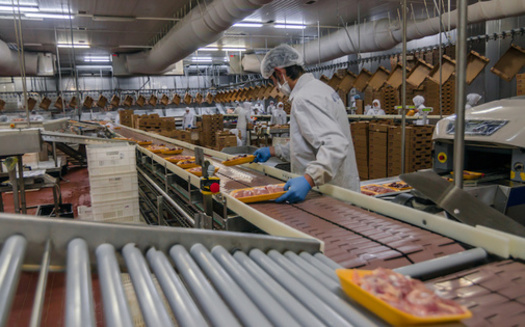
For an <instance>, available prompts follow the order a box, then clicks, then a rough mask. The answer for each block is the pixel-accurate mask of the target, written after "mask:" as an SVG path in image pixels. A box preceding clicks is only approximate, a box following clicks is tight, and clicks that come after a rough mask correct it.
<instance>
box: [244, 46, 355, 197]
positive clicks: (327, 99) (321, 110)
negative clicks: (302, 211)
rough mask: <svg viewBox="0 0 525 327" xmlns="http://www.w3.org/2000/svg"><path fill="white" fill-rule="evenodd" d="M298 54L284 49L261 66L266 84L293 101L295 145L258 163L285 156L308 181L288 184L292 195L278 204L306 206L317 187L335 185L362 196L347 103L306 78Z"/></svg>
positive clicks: (263, 154) (264, 153)
mask: <svg viewBox="0 0 525 327" xmlns="http://www.w3.org/2000/svg"><path fill="white" fill-rule="evenodd" d="M302 65H303V58H302V56H301V54H300V53H299V52H297V50H295V49H294V48H292V47H291V46H289V45H286V44H282V45H279V46H277V47H275V48H274V49H272V50H270V51H269V52H268V53H267V54H266V56H265V57H264V59H263V61H262V63H261V72H262V75H263V77H264V78H271V79H272V81H273V83H274V84H275V85H277V86H278V88H279V90H280V91H281V92H282V93H283V94H284V95H286V96H288V97H289V98H290V100H291V101H292V109H291V112H290V142H289V143H287V144H284V145H276V146H275V147H266V148H261V149H258V150H257V151H255V153H254V155H255V156H256V158H255V160H254V162H265V161H267V160H268V159H270V157H271V156H279V157H282V158H284V159H286V160H289V161H290V163H291V171H292V173H295V174H300V175H302V176H300V177H296V178H292V179H290V180H288V182H287V183H286V185H285V187H284V189H285V190H286V191H287V192H286V193H285V194H284V195H283V196H281V197H280V198H278V199H277V200H275V201H276V202H285V201H286V202H289V203H295V202H299V201H303V200H304V199H305V198H306V195H307V194H308V192H309V191H310V190H311V189H312V187H314V186H321V185H323V184H325V183H331V184H334V185H337V186H341V187H344V188H348V189H350V190H353V191H356V192H359V175H358V173H357V164H356V160H355V152H354V146H353V143H352V136H351V134H350V124H348V117H347V114H346V110H345V106H344V104H343V101H342V100H341V98H340V97H339V95H338V93H337V92H335V91H334V90H333V89H332V88H331V87H330V86H328V85H326V84H325V83H323V82H321V81H319V80H318V79H316V78H315V77H314V76H313V75H312V74H311V73H305V72H304V68H303V67H302Z"/></svg>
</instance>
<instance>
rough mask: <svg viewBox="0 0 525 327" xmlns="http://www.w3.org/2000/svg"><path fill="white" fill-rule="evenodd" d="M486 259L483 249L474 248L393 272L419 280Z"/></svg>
mask: <svg viewBox="0 0 525 327" xmlns="http://www.w3.org/2000/svg"><path fill="white" fill-rule="evenodd" d="M486 258H487V252H486V251H485V250H484V249H482V248H474V249H470V250H466V251H463V252H459V253H454V254H451V255H447V256H444V257H439V258H435V259H431V260H427V261H423V262H419V263H415V264H413V265H408V266H404V267H400V268H396V269H394V271H395V272H398V273H400V274H403V275H408V276H410V277H412V278H421V277H423V276H427V275H433V274H437V273H440V272H443V271H450V270H451V269H454V268H458V267H465V266H468V265H471V264H473V263H475V262H478V261H481V260H484V259H486Z"/></svg>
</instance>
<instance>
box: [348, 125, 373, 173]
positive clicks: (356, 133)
mask: <svg viewBox="0 0 525 327" xmlns="http://www.w3.org/2000/svg"><path fill="white" fill-rule="evenodd" d="M368 125H369V123H368V122H356V123H352V124H350V130H351V132H352V141H353V142H354V150H355V158H356V161H357V170H358V171H359V178H360V179H361V180H367V179H368Z"/></svg>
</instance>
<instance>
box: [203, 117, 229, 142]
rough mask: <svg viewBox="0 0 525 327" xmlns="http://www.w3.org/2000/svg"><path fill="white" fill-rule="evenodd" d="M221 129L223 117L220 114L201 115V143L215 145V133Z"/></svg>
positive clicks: (222, 127)
mask: <svg viewBox="0 0 525 327" xmlns="http://www.w3.org/2000/svg"><path fill="white" fill-rule="evenodd" d="M223 129H224V117H223V116H222V115H202V133H201V138H200V141H201V145H204V146H208V147H215V146H216V133H217V132H218V131H222V130H223Z"/></svg>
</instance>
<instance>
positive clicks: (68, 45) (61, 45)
mask: <svg viewBox="0 0 525 327" xmlns="http://www.w3.org/2000/svg"><path fill="white" fill-rule="evenodd" d="M57 47H59V48H73V47H74V48H76V49H88V48H89V44H71V43H59V44H57Z"/></svg>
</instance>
